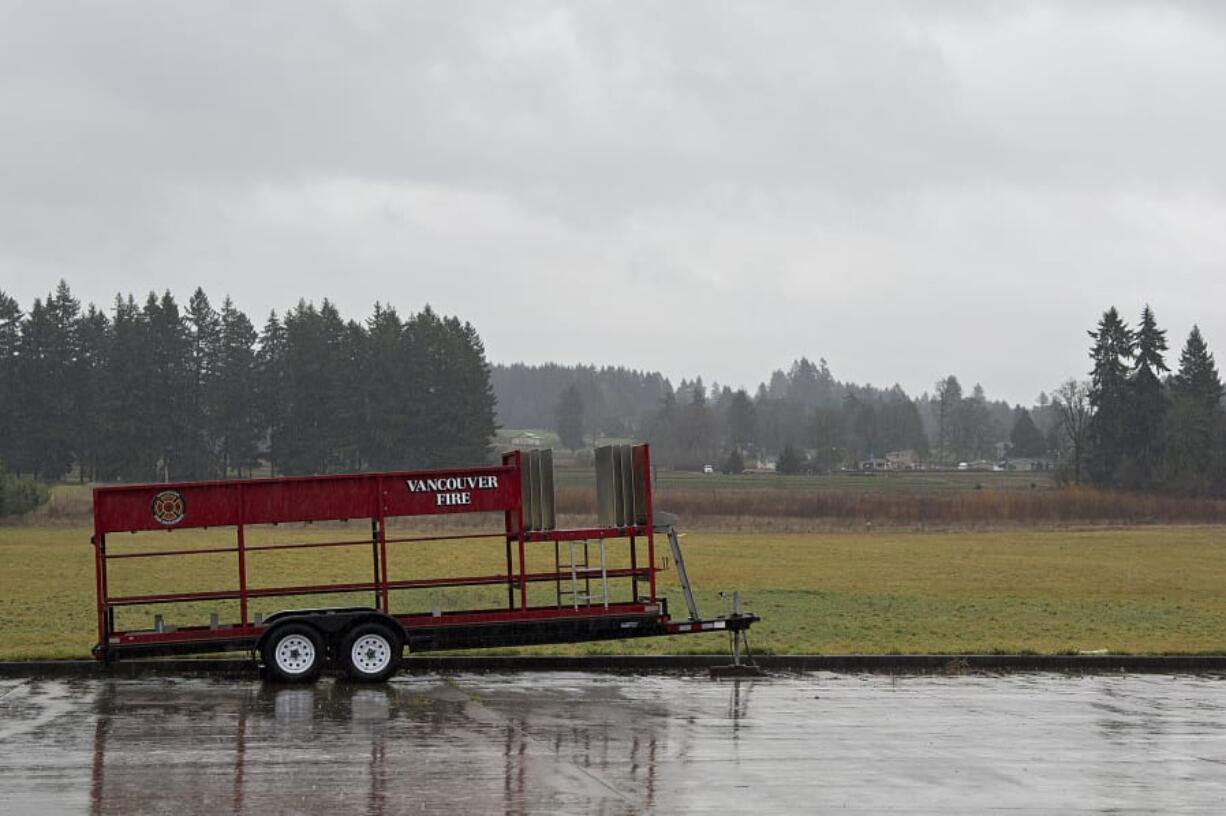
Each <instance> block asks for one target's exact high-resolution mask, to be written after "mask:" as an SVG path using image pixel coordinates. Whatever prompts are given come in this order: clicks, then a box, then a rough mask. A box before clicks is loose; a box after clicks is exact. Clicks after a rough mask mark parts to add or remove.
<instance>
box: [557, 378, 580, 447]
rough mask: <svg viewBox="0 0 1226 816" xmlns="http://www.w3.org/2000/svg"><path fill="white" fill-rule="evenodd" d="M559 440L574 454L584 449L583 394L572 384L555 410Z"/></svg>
mask: <svg viewBox="0 0 1226 816" xmlns="http://www.w3.org/2000/svg"><path fill="white" fill-rule="evenodd" d="M554 418H555V421H556V424H555V426H554V427H555V429H556V430H557V432H558V439H559V440H561V442H562V444H563V445H564V446H565V447H567V448H569V449H570V450H571V451H572V452H573V451H576V450H578V449H579V448H581V447H583V394H582V393H580V391H579V386H578V385H576V384H575V383H571V384H570V385H569V386H567V388H566V390H565V391H563V392H562V396H561V397H559V398H558V404H557V407H556V408H555V409H554Z"/></svg>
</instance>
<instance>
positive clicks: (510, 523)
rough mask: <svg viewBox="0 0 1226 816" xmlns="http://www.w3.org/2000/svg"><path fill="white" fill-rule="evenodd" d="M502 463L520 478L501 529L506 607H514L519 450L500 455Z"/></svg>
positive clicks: (519, 499) (520, 510)
mask: <svg viewBox="0 0 1226 816" xmlns="http://www.w3.org/2000/svg"><path fill="white" fill-rule="evenodd" d="M502 464H503V465H504V466H510V467H513V468H515V471H516V475H517V476H518V477H519V479H520V491H519V495H518V496H517V497H516V499H515V507H512V508H511V509H509V510H507V511H506V512H505V513H503V523H504V527H503V529H504V530H505V532H506V543H507V609H508V610H513V609H515V562H514V559H513V557H512V555H511V542H512V541H514V540H515V535H516V526H515V525H516V521H517V519H518V523H519V530H520V531H521V532H522V530H523V526H524V525H523V506H524V498H523V481H522V480H523V470H522V468H521V467H520V452H519V451H511V452H509V453H504V454H503V455H502Z"/></svg>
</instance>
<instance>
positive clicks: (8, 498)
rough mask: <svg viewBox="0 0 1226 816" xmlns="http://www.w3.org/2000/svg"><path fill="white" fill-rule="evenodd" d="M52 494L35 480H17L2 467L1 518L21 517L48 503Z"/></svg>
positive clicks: (0, 482) (0, 477)
mask: <svg viewBox="0 0 1226 816" xmlns="http://www.w3.org/2000/svg"><path fill="white" fill-rule="evenodd" d="M50 497H51V492H50V491H49V490H47V487H46V485H43V484H40V483H38V482H36V481H34V480H33V479H29V478H17V477H16V476H12V475H10V474H8V473H5V472H4V471H3V469H2V466H0V516H19V515H21V514H22V513H29V512H30V511H31V510H35V509H37V508H38V507H41V506H42V505H44V504H46V503H47V499H49V498H50Z"/></svg>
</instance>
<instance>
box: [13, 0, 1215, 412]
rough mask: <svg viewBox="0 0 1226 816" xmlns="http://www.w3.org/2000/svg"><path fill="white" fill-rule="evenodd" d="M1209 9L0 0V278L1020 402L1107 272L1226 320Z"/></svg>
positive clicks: (1119, 287)
mask: <svg viewBox="0 0 1226 816" xmlns="http://www.w3.org/2000/svg"><path fill="white" fill-rule="evenodd" d="M1219 8H1223V6H1219V5H1218V4H1215V3H1211V2H1204V3H1192V2H1189V3H1174V2H1165V3H1159V2H1153V3H1145V2H1102V3H1092V2H1066V3H1042V2H1024V3H1023V2H1016V3H1010V2H980V3H975V2H949V3H935V2H926V3H919V2H898V3H889V2H863V1H860V2H846V3H834V2H831V3H818V2H795V3H788V2H761V0H755V2H742V3H736V4H732V3H714V2H691V3H680V2H616V3H615V2H604V3H576V2H558V3H549V2H517V3H507V2H487V3H456V2H446V3H405V2H387V3H380V2H356V3H345V4H340V3H338V4H335V5H331V6H329V5H326V4H322V3H315V4H307V3H300V2H280V3H276V2H262V3H254V4H253V3H249V2H219V1H218V0H210V1H209V2H197V3H191V4H189V3H169V2H146V3H88V4H84V3H57V2H43V1H41V0H40V2H28V3H21V2H17V3H14V2H8V1H7V0H0V288H2V289H4V290H6V291H8V292H9V293H10V294H12V295H13V296H15V297H17V298H18V299H19V300H20V301H21V303H22V305H23V306H27V307H28V305H29V303H30V302H31V300H32V299H33V298H34V297H35V296H38V295H41V294H45V293H46V292H47V291H48V290H49V289H50V288H51V287H52V286H53V285H54V283H55V281H56V280H58V279H59V278H61V277H62V278H66V279H67V280H68V282H69V283H70V285H71V286H72V287H73V289H74V290H75V291H76V292H77V294H78V295H79V296H80V297H82V298H83V299H84V300H94V301H98V302H99V303H108V304H109V302H110V300H111V299H112V297H113V295H114V293H115V292H117V291H122V292H125V293H126V292H129V291H132V292H135V293H136V294H137V295H138V297H140V296H141V295H142V294H143V293H145V292H147V291H149V290H150V289H158V290H161V289H163V288H167V287H169V288H171V289H172V290H173V291H174V292H175V293H176V294H177V295H178V296H179V297H180V299H181V300H186V297H187V295H188V294H189V293H190V290H191V289H192V288H193V287H194V286H196V285H198V284H199V285H202V286H204V287H205V289H206V291H208V292H209V294H210V296H211V297H213V298H214V300H215V301H218V302H219V301H220V300H221V298H222V297H223V296H224V295H225V294H227V293H229V294H231V295H232V296H233V297H234V298H235V300H236V302H237V303H238V304H239V306H240V307H242V308H243V309H244V310H246V311H247V312H248V313H249V314H250V315H251V316H252V318H253V320H255V322H256V323H257V325H258V324H260V323H262V322H263V319H264V317H265V316H266V314H267V312H268V310H270V309H272V308H276V309H278V310H279V311H280V310H284V309H285V308H286V307H287V306H290V305H292V304H293V303H295V302H296V301H297V299H298V298H299V297H300V296H302V297H306V298H308V299H314V300H316V301H318V300H320V299H322V298H324V297H330V298H332V299H333V300H334V301H336V302H337V303H338V305H339V306H340V308H341V310H342V312H343V313H344V314H345V315H346V316H353V317H360V316H364V315H366V314H368V313H369V311H370V308H371V306H372V304H373V302H374V301H376V300H380V301H385V302H390V303H392V304H394V305H395V306H397V307H398V308H399V309H400V310H401V312H406V313H407V312H413V311H417V310H418V309H420V308H421V307H422V305H424V304H425V303H427V302H428V303H430V304H432V305H433V306H434V307H435V308H437V309H439V310H441V311H444V312H448V313H455V314H458V315H460V316H461V317H463V318H466V319H468V320H471V321H472V322H473V323H474V324H475V325H476V326H477V328H478V329H479V330H480V332H481V334H482V336H483V338H484V339H485V342H486V348H487V352H488V355H489V357H490V359H491V360H492V361H496V362H513V361H516V360H523V361H526V362H544V361H547V360H558V361H562V362H595V363H598V364H604V363H617V364H624V365H629V366H634V367H639V368H649V369H659V370H662V371H663V372H664V373H665V374H667V375H669V376H672V377H673V378H674V380H676V379H678V378H680V377H681V376H692V375H693V374H694V373H701V374H703V375H704V376H705V377H706V378H707V379H708V381H710V380H712V379H715V380H719V381H720V382H721V383H728V384H733V385H740V384H743V385H746V386H748V387H750V388H752V387H753V386H755V385H756V384H757V382H758V381H759V380H761V379H763V378H765V377H766V376H767V375H768V373H769V371H770V370H771V369H772V368H777V367H785V366H786V365H787V364H788V362H789V361H790V360H792V359H793V358H795V357H798V356H800V355H802V354H803V355H808V356H809V357H811V358H816V357H821V356H824V357H826V358H827V359H828V360H829V362H830V365H831V367H832V369H833V370H834V373H835V375H836V376H838V377H840V378H841V379H854V380H856V381H861V382H864V381H868V382H872V383H874V384H878V385H888V384H890V383H893V382H899V383H901V384H902V385H903V386H904V387H905V388H907V389H908V390H909V391H911V392H913V393H916V394H918V393H919V392H921V391H923V390H925V389H930V388H931V387H932V383H933V382H934V381H935V380H936V379H937V378H938V377H940V376H943V375H945V374H949V373H956V374H957V375H958V376H959V378H960V379H962V380H963V382H964V383H965V384H966V385H967V386H968V387H969V385H970V384H971V383H973V382H976V381H979V382H982V383H983V385H984V387H985V388H986V389H987V391H988V393H989V395H990V396H994V397H1000V398H1005V399H1008V400H1010V401H1029V400H1030V399H1032V398H1033V397H1034V396H1035V395H1036V394H1037V393H1038V391H1039V390H1040V389H1043V388H1051V387H1052V386H1053V385H1055V384H1056V383H1057V382H1058V381H1060V380H1061V379H1063V378H1065V377H1068V376H1070V375H1074V374H1083V373H1084V371H1085V370H1086V368H1087V359H1086V343H1087V340H1086V336H1085V330H1086V329H1087V328H1088V327H1090V326H1091V325H1092V324H1093V323H1094V321H1095V320H1096V319H1097V316H1098V315H1099V314H1100V313H1101V311H1102V310H1103V309H1104V308H1105V307H1106V306H1108V305H1110V304H1116V305H1118V306H1119V307H1120V308H1121V310H1122V311H1124V312H1125V314H1127V315H1129V316H1130V317H1133V318H1134V319H1135V314H1136V313H1137V312H1139V310H1140V307H1141V305H1142V304H1143V303H1144V302H1146V301H1148V302H1150V303H1152V304H1153V306H1154V308H1155V311H1156V313H1157V316H1158V319H1159V322H1160V323H1161V324H1162V325H1164V326H1165V327H1167V328H1168V329H1169V330H1170V339H1171V345H1172V347H1173V349H1172V351H1173V352H1177V350H1178V347H1179V346H1180V345H1181V344H1182V341H1183V338H1184V336H1186V333H1187V331H1188V329H1189V328H1190V327H1191V325H1192V323H1193V322H1199V323H1200V325H1201V328H1202V330H1203V331H1204V332H1205V334H1206V337H1207V339H1208V341H1209V343H1210V346H1211V348H1213V349H1215V350H1217V351H1218V353H1219V354H1226V275H1224V274H1223V273H1224V272H1226V14H1223V12H1221V11H1219Z"/></svg>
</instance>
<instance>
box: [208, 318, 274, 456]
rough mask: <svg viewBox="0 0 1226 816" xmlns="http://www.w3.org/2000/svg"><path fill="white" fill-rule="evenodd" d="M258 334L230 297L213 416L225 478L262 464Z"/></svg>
mask: <svg viewBox="0 0 1226 816" xmlns="http://www.w3.org/2000/svg"><path fill="white" fill-rule="evenodd" d="M256 339H257V335H256V331H255V327H254V326H252V325H251V321H250V320H249V319H248V318H247V315H245V314H243V313H242V312H241V311H239V310H238V309H237V308H235V306H234V302H233V301H231V300H230V298H229V297H227V298H226V299H225V300H224V301H222V304H221V315H220V333H219V339H218V350H217V367H216V370H215V372H214V376H213V378H212V381H211V386H210V388H211V393H210V396H211V400H210V409H209V415H210V416H211V417H212V420H213V434H214V439H215V444H216V447H217V454H218V457H219V460H220V461H219V463H218V467H219V470H220V472H221V473H222V475H229V474H230V472H231V471H233V472H234V473H236V474H237V475H238V476H239V478H242V477H243V476H244V475H250V473H251V470H252V469H253V468H254V467H256V466H257V465H258V464H259V443H260V436H261V427H262V425H261V423H260V417H259V411H258V406H257V398H258V393H259V392H258V388H257V382H256V377H257V361H256Z"/></svg>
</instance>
